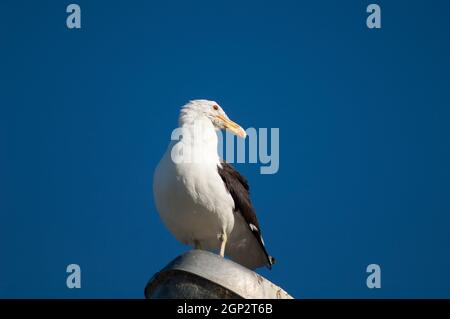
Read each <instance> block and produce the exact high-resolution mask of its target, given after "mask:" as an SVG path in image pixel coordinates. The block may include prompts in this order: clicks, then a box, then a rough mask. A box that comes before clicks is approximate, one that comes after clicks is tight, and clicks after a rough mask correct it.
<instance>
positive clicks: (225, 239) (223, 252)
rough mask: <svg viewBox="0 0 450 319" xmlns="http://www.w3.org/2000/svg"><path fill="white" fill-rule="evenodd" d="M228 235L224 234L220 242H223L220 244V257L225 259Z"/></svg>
mask: <svg viewBox="0 0 450 319" xmlns="http://www.w3.org/2000/svg"><path fill="white" fill-rule="evenodd" d="M227 239H228V238H227V234H226V233H225V232H224V233H223V234H222V235H221V236H220V241H221V242H222V243H221V244H220V256H222V257H224V256H225V245H226V244H227Z"/></svg>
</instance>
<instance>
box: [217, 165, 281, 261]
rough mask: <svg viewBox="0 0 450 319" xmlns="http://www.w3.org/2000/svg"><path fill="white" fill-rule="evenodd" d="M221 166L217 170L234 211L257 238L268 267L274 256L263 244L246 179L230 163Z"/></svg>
mask: <svg viewBox="0 0 450 319" xmlns="http://www.w3.org/2000/svg"><path fill="white" fill-rule="evenodd" d="M221 165H222V167H220V166H219V167H218V172H219V175H220V177H221V178H222V180H223V182H224V184H225V187H226V189H227V190H228V192H229V193H230V195H231V197H232V198H233V201H234V211H235V212H237V213H240V214H241V215H242V217H243V218H244V220H245V221H246V223H247V225H248V227H249V229H250V231H251V232H252V234H253V235H254V236H255V238H256V239H257V241H258V243H259V244H260V246H261V249H262V250H263V251H264V254H265V255H266V257H267V267H268V268H269V269H270V268H271V267H272V265H273V264H274V263H275V258H273V257H272V256H270V255H269V254H268V252H267V250H266V247H265V245H264V240H263V238H262V234H261V228H260V226H259V222H258V219H257V217H256V213H255V209H254V208H253V205H252V203H251V200H250V189H249V186H248V183H247V180H246V178H245V177H244V176H242V175H241V174H240V173H239V172H238V171H237V170H236V169H235V168H234V167H233V166H232V165H230V164H228V163H226V162H222V163H221Z"/></svg>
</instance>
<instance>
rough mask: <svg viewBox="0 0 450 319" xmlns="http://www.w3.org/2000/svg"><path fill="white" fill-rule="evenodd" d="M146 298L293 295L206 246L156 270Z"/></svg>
mask: <svg viewBox="0 0 450 319" xmlns="http://www.w3.org/2000/svg"><path fill="white" fill-rule="evenodd" d="M145 296H146V298H181V299H183V298H185V299H196V298H198V299H202V298H245V299H292V297H291V296H290V295H289V294H288V293H286V292H285V291H284V290H283V289H281V288H280V287H278V286H276V285H275V284H273V283H272V282H270V281H269V280H267V279H265V278H264V277H262V276H261V275H259V274H257V273H256V272H254V271H251V270H250V269H247V268H245V267H243V266H241V265H239V264H237V263H235V262H233V261H231V260H228V259H224V258H222V257H220V256H219V255H216V254H213V253H211V252H208V251H203V250H191V251H188V252H186V253H185V254H183V255H181V256H179V257H177V258H175V259H174V260H173V261H172V262H171V263H169V264H168V265H167V266H166V267H165V268H164V269H162V270H161V271H160V272H158V273H157V274H155V275H154V276H153V278H152V279H151V280H150V282H149V283H148V284H147V287H146V288H145Z"/></svg>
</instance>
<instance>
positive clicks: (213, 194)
mask: <svg viewBox="0 0 450 319" xmlns="http://www.w3.org/2000/svg"><path fill="white" fill-rule="evenodd" d="M186 129H189V128H186ZM211 131H212V133H213V134H214V138H215V139H217V136H216V133H215V131H214V129H213V128H212V127H211ZM185 133H186V132H185ZM206 134H211V132H206ZM184 137H186V135H184ZM203 137H204V136H203ZM208 139H209V140H210V139H211V137H208ZM213 142H214V140H213ZM177 143H182V145H181V146H182V147H183V148H184V151H185V154H186V151H189V152H191V155H195V154H197V155H199V158H200V159H202V160H201V161H198V160H197V161H195V162H187V163H185V162H181V163H175V162H174V161H173V160H172V156H171V153H172V150H173V147H174V146H175V145H177V146H178V147H179V146H180V144H177ZM196 145H200V144H196V143H195V141H192V140H190V139H189V138H183V140H182V141H181V142H178V141H177V142H172V143H171V144H170V145H169V147H168V149H167V151H166V153H165V154H164V156H163V158H162V159H161V161H160V162H159V164H158V166H157V168H156V170H155V174H154V179H153V192H154V199H155V203H156V207H157V209H158V212H159V214H160V216H161V219H162V220H163V222H164V224H165V225H166V227H167V228H168V229H169V230H170V231H171V232H172V234H173V235H174V236H175V237H176V238H177V239H178V240H179V241H181V242H183V243H185V244H188V245H194V244H195V243H196V242H197V243H198V244H200V246H201V247H202V248H203V249H208V250H213V249H218V248H219V247H220V241H219V236H220V234H222V233H223V232H225V233H226V234H227V235H229V234H230V233H231V232H232V230H233V226H234V214H233V208H234V202H233V199H232V197H231V195H230V194H229V193H228V192H227V190H226V188H225V186H224V184H223V181H222V179H221V177H220V176H219V174H218V172H217V164H218V163H219V158H218V155H217V140H216V142H215V146H214V143H213V144H211V146H210V147H209V149H208V148H207V149H205V144H204V143H203V144H201V145H202V149H201V150H200V149H199V148H198V147H197V146H196Z"/></svg>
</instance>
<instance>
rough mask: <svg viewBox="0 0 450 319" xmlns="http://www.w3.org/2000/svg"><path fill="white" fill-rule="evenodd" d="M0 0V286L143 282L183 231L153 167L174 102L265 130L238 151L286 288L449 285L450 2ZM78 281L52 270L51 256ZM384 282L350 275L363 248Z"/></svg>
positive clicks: (111, 291)
mask: <svg viewBox="0 0 450 319" xmlns="http://www.w3.org/2000/svg"><path fill="white" fill-rule="evenodd" d="M69 3H70V2H68V1H43V0H40V1H12V0H8V1H1V2H0V48H1V50H0V155H1V156H0V196H1V197H0V216H1V217H0V218H1V219H0V297H61V298H79V297H125V298H128V297H136V298H142V297H143V290H144V286H145V284H146V282H147V280H148V279H149V278H150V277H151V276H152V275H153V274H154V273H155V272H156V271H158V270H160V269H161V268H162V267H163V266H165V265H166V264H167V263H168V262H169V261H170V260H171V259H173V258H174V257H175V256H177V255H178V254H180V253H182V252H183V251H186V250H187V249H188V248H187V247H185V246H182V245H181V244H179V243H177V242H176V240H175V239H174V238H173V237H172V235H170V234H169V232H168V231H167V230H166V229H165V228H164V226H163V224H162V223H161V221H160V219H159V217H158V215H157V213H156V211H155V207H154V204H153V198H152V175H153V170H154V167H155V166H156V164H157V162H158V161H159V159H160V157H161V155H162V154H163V152H164V150H165V148H166V145H167V143H168V141H169V137H170V133H171V131H172V129H173V128H174V127H175V126H176V124H177V116H178V111H179V107H180V106H181V105H182V104H184V103H185V102H186V101H188V100H189V99H192V98H208V99H214V100H217V101H218V102H219V103H220V104H221V105H222V106H223V107H224V108H225V110H226V111H227V113H228V114H229V115H230V117H231V118H233V119H234V120H236V121H237V122H239V123H241V124H242V125H243V126H245V127H279V128H280V139H281V140H280V170H279V172H278V173H277V174H275V175H260V174H259V165H255V164H243V165H239V166H238V169H239V170H240V171H241V172H243V174H244V175H246V176H247V177H248V179H249V181H250V184H251V187H252V195H253V200H254V204H255V206H256V209H257V212H258V215H259V218H260V221H261V223H262V226H263V231H264V235H265V240H266V242H267V245H268V247H269V250H270V252H271V253H272V254H273V255H274V256H275V257H276V258H277V261H278V263H277V264H276V266H275V267H274V268H273V270H272V271H270V272H269V271H268V270H264V269H262V270H260V273H261V274H263V275H264V276H266V277H268V278H269V279H270V280H272V281H273V282H275V283H277V284H279V285H280V286H282V287H283V288H285V289H286V290H287V291H288V292H290V293H291V294H292V295H294V296H295V297H298V298H316V297H326V298H328V297H338V298H341V297H343V298H347V297H362V298H380V297H450V271H449V270H450V250H449V244H450V199H449V198H450V196H449V195H450V169H449V168H450V127H449V120H450V111H449V107H450V91H449V89H450V78H449V77H450V61H449V57H450V45H449V38H450V37H449V33H450V32H449V30H450V26H449V24H450V22H449V20H448V14H449V12H450V4H449V2H448V1H444V0H440V1H438V0H435V1H425V0H423V1H376V3H378V4H380V5H381V7H382V29H381V30H369V29H368V28H367V27H366V17H367V13H366V6H367V5H368V4H369V3H371V2H369V1H331V0H330V1H323V0H322V1H307V2H306V1H302V2H300V1H261V0H258V1H194V0H193V1H159V2H156V1H155V2H153V1H86V0H84V1H77V3H78V4H80V6H81V9H82V29H81V30H69V29H67V28H66V25H65V20H66V16H67V14H66V12H65V9H66V6H67V5H68V4H69ZM70 263H77V264H79V265H80V266H81V268H82V288H81V289H72V290H70V289H68V288H67V287H66V276H67V274H66V266H67V265H68V264H70ZM371 263H377V264H379V265H380V266H381V268H382V288H381V289H374V290H370V289H368V288H367V287H366V276H367V274H366V272H365V270H366V266H367V265H368V264H371Z"/></svg>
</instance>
